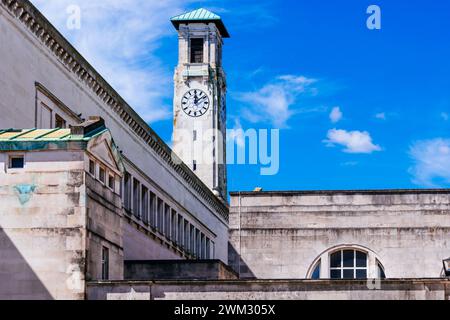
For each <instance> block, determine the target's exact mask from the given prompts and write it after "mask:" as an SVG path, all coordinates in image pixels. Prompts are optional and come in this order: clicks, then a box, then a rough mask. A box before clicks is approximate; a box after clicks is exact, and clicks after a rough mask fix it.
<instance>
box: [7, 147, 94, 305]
mask: <svg viewBox="0 0 450 320" xmlns="http://www.w3.org/2000/svg"><path fill="white" fill-rule="evenodd" d="M53 153H57V152H53ZM48 157H49V155H48V153H46V152H40V153H28V154H27V155H26V158H25V159H26V167H25V170H18V171H17V172H14V170H11V169H8V170H9V171H8V173H6V172H5V171H4V170H3V169H2V170H0V199H1V201H0V260H1V263H0V299H84V289H85V288H84V284H85V277H84V274H85V265H86V241H85V239H86V197H85V192H84V190H85V180H84V162H83V153H82V152H79V153H77V152H67V157H68V158H70V159H72V161H70V162H64V156H63V155H62V154H60V157H59V162H58V161H55V162H53V163H51V164H50V165H49V163H48V162H41V161H42V160H44V159H46V158H48ZM7 159H8V158H7V155H6V154H4V153H0V168H5V167H6V166H5V162H6V161H7ZM77 159H78V161H77ZM58 168H60V169H58ZM63 168H64V169H63Z"/></svg>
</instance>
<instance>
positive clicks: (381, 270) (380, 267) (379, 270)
mask: <svg viewBox="0 0 450 320" xmlns="http://www.w3.org/2000/svg"><path fill="white" fill-rule="evenodd" d="M377 274H378V278H379V279H386V275H385V274H384V268H383V265H382V264H381V263H380V261H378V260H377Z"/></svg>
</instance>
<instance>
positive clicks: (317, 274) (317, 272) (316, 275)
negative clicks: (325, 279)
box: [311, 260, 320, 279]
mask: <svg viewBox="0 0 450 320" xmlns="http://www.w3.org/2000/svg"><path fill="white" fill-rule="evenodd" d="M311 279H320V260H319V262H318V263H317V265H316V268H315V269H314V271H313V273H312V275H311Z"/></svg>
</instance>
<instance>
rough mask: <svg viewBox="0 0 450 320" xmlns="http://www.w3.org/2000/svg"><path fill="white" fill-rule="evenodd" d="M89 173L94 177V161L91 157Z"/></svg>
mask: <svg viewBox="0 0 450 320" xmlns="http://www.w3.org/2000/svg"><path fill="white" fill-rule="evenodd" d="M89 173H90V174H91V175H92V176H93V177H95V162H94V160H91V159H89Z"/></svg>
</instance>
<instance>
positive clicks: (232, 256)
mask: <svg viewBox="0 0 450 320" xmlns="http://www.w3.org/2000/svg"><path fill="white" fill-rule="evenodd" d="M228 265H229V266H230V267H231V268H232V269H233V270H234V271H235V272H236V273H237V274H238V275H239V279H256V276H255V274H254V273H253V272H252V270H250V268H249V266H248V265H247V264H246V263H245V261H244V260H243V259H242V257H241V256H240V255H239V253H238V252H237V250H236V249H235V248H234V246H233V245H232V244H231V243H229V242H228Z"/></svg>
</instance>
